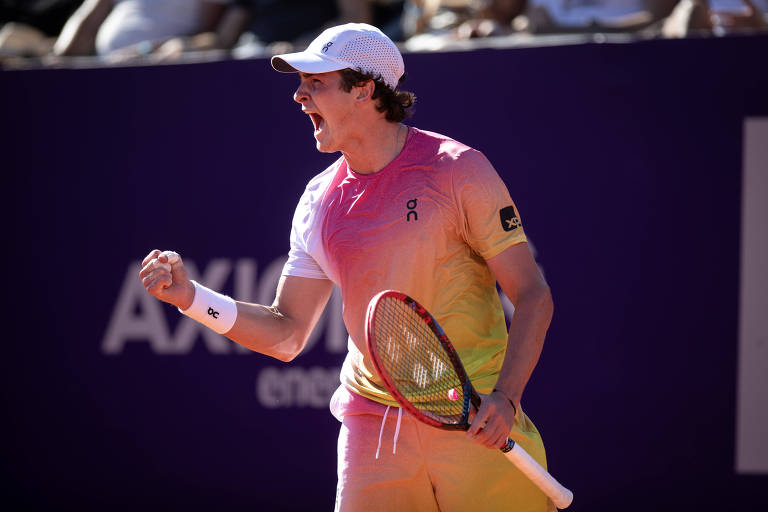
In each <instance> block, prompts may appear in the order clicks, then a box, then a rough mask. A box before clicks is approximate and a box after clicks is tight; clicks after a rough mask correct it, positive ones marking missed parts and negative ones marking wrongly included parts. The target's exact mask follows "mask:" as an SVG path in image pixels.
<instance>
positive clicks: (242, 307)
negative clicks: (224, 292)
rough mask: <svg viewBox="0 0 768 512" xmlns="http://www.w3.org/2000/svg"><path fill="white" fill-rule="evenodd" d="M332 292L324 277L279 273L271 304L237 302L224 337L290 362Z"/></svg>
mask: <svg viewBox="0 0 768 512" xmlns="http://www.w3.org/2000/svg"><path fill="white" fill-rule="evenodd" d="M332 291H333V284H332V283H331V282H330V281H328V280H326V279H303V278H292V279H291V278H289V277H287V276H282V277H281V278H280V282H279V283H278V285H277V292H276V295H275V302H274V303H273V304H272V305H271V306H263V305H260V304H250V303H247V302H237V317H236V319H235V323H234V325H233V326H232V328H231V329H230V330H229V331H227V332H226V333H225V336H227V338H229V339H231V340H232V341H234V342H236V343H238V344H240V345H242V346H244V347H246V348H248V349H250V350H253V351H255V352H259V353H261V354H265V355H267V356H270V357H274V358H276V359H279V360H280V361H290V360H292V359H293V358H294V357H296V356H297V355H299V353H300V352H301V351H302V350H303V349H304V346H305V345H306V343H307V339H309V335H310V334H311V333H312V329H314V327H315V325H316V324H317V321H318V320H319V319H320V316H321V315H322V314H323V310H324V309H325V305H326V304H327V303H328V299H330V297H331V293H332Z"/></svg>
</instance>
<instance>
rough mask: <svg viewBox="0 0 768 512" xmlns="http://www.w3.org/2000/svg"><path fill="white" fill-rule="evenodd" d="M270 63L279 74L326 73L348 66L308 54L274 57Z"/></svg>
mask: <svg viewBox="0 0 768 512" xmlns="http://www.w3.org/2000/svg"><path fill="white" fill-rule="evenodd" d="M270 62H271V64H272V67H273V68H274V69H275V71H279V72H281V73H297V72H299V71H301V72H303V73H327V72H329V71H338V70H340V69H344V68H346V67H349V66H348V64H344V63H341V62H337V61H335V60H331V59H329V58H328V57H322V56H320V55H317V54H314V53H308V52H296V53H285V54H283V55H275V56H274V57H272V59H271V61H270Z"/></svg>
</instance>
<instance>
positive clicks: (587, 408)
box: [0, 37, 768, 511]
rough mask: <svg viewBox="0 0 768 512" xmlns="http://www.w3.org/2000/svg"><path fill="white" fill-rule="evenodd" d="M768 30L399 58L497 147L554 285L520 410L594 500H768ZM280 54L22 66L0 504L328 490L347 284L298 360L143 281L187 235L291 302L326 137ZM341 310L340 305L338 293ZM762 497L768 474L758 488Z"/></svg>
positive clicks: (285, 496)
mask: <svg viewBox="0 0 768 512" xmlns="http://www.w3.org/2000/svg"><path fill="white" fill-rule="evenodd" d="M766 54H768V38H766V37H753V38H727V39H719V40H714V39H707V40H682V41H653V42H642V43H633V44H620V45H611V44H602V45H600V44H589V45H579V46H569V47H548V48H530V49H511V50H481V51H475V52H472V53H445V54H412V55H407V56H406V67H407V69H408V70H409V79H408V81H407V82H406V85H407V87H406V88H407V89H410V90H413V91H415V92H416V93H417V96H418V98H419V99H418V103H417V108H416V114H415V116H414V117H413V119H412V121H411V124H413V125H416V126H419V127H420V128H423V129H428V130H434V131H439V132H442V133H445V134H447V135H450V136H452V137H454V138H457V139H459V140H461V141H463V142H465V143H467V144H470V145H472V146H474V147H476V148H478V149H480V150H482V151H484V152H485V153H486V155H487V156H488V157H489V158H490V160H491V161H492V162H493V163H494V165H495V166H496V168H497V169H498V170H499V172H500V174H501V175H502V176H503V178H504V179H505V181H506V183H507V185H508V186H509V188H510V191H511V193H512V196H513V198H514V199H515V201H516V203H517V205H518V207H519V209H520V211H521V213H522V216H523V218H524V222H525V224H526V230H527V232H528V234H529V235H530V237H531V240H532V242H533V245H534V246H535V248H536V255H537V260H538V261H539V263H540V265H541V266H542V268H543V270H544V272H545V274H546V277H547V279H548V281H549V282H550V285H551V286H552V289H553V293H554V297H555V309H556V312H555V317H554V321H553V324H552V327H551V329H550V333H549V335H548V341H547V345H546V347H545V350H544V353H543V355H542V358H541V361H540V363H539V367H538V368H537V370H536V372H535V373H534V376H533V379H532V381H531V383H530V385H529V389H528V390H527V393H526V397H525V406H526V410H527V411H528V413H529V414H530V415H531V416H532V418H533V419H534V421H535V422H536V423H537V426H538V427H539V429H540V430H541V432H542V434H543V436H544V438H545V442H546V444H547V448H548V455H549V461H550V467H551V469H552V471H553V472H554V473H555V474H556V475H557V476H558V477H559V478H560V479H561V480H562V481H563V482H565V483H566V484H567V485H569V486H571V487H572V488H573V489H574V490H575V493H576V501H575V502H574V505H573V507H572V510H575V511H585V510H589V511H596V510H614V509H621V510H625V511H641V510H642V511H647V510H741V511H744V510H758V509H759V505H760V503H761V502H759V501H758V497H759V496H761V495H762V491H763V490H764V488H765V486H766V485H767V484H768V477H766V476H765V475H752V476H745V475H737V474H735V472H734V469H733V468H734V435H735V434H734V421H735V393H736V391H735V386H736V378H737V376H736V372H737V368H736V355H737V307H738V304H737V297H738V295H737V294H738V275H739V249H738V248H739V223H740V218H739V206H740V186H741V177H740V176H741V158H742V134H741V129H742V128H741V127H742V123H743V120H744V118H745V117H748V116H757V115H763V116H765V115H768V95H767V94H766V91H768V69H767V68H766V66H764V65H762V64H759V61H760V55H762V56H765V55H766ZM295 86H296V82H295V79H294V78H292V77H290V76H285V75H280V74H277V73H274V72H273V71H271V69H270V68H269V65H268V63H267V61H265V60H254V61H235V62H220V63H211V64H197V65H178V66H158V67H152V68H107V69H81V70H40V71H3V72H0V106H1V107H2V113H0V116H2V125H3V127H2V139H1V140H0V144H1V145H2V149H3V151H2V155H3V156H2V157H0V168H1V169H2V176H3V178H4V181H5V186H4V201H3V207H2V208H3V217H4V219H5V220H6V233H7V235H6V244H5V246H6V250H5V254H4V256H3V268H4V269H5V279H4V281H5V286H4V292H5V293H4V296H5V297H4V300H3V302H4V305H5V307H4V311H5V313H6V315H5V325H6V328H5V333H6V335H5V336H4V343H3V356H2V369H3V371H2V384H3V385H2V400H3V408H2V410H3V411H4V416H5V417H4V421H3V430H4V439H5V441H6V442H5V445H6V448H5V450H4V454H3V457H2V473H3V474H2V481H3V482H4V483H3V487H4V488H5V490H4V493H3V494H4V499H6V500H8V501H15V502H20V503H24V504H27V505H47V506H50V507H53V506H57V507H62V506H64V507H66V508H75V506H76V507H77V508H78V509H99V508H103V507H105V506H109V508H113V509H120V508H126V509H136V508H141V509H146V510H155V509H160V508H166V507H169V506H171V507H181V506H183V507H185V508H186V509H197V508H200V509H212V508H215V509H217V510H237V509H240V508H243V509H244V508H248V509H251V510H309V509H311V510H329V509H331V507H332V503H333V497H334V492H335V481H336V480H335V438H336V434H337V430H338V424H337V422H336V421H335V420H334V419H333V418H332V417H331V415H330V414H329V413H328V411H327V406H326V401H327V396H328V393H329V391H330V390H331V389H332V388H333V387H334V386H335V383H336V382H337V380H336V379H337V368H338V367H339V366H340V364H341V361H342V359H343V351H344V347H345V339H344V333H343V332H342V331H341V329H340V326H339V323H338V320H337V319H336V316H335V315H338V304H337V302H335V303H334V304H333V307H332V308H330V309H331V310H330V311H329V312H328V317H327V318H325V319H324V320H323V324H322V325H321V326H320V328H319V329H318V335H317V337H316V338H315V339H314V340H313V341H312V344H311V346H310V347H309V348H308V350H307V351H306V352H305V353H304V354H302V355H301V356H300V357H299V358H297V359H296V361H295V362H294V363H292V364H291V365H281V364H280V363H278V362H276V361H272V360H269V359H267V358H265V357H263V356H260V355H256V354H243V353H241V352H240V351H238V350H236V349H235V347H234V345H233V344H231V343H228V342H224V341H223V339H222V338H220V337H217V336H212V335H210V333H209V334H204V333H203V331H202V330H200V329H197V328H196V327H195V325H194V324H192V323H191V322H187V321H182V320H181V319H180V315H178V313H177V312H175V311H173V310H172V309H171V308H169V307H166V306H164V305H160V304H159V303H156V302H154V301H151V300H147V299H146V298H145V296H144V295H143V294H142V293H141V289H140V285H139V283H138V279H137V278H136V275H135V274H136V273H137V272H138V266H137V261H138V260H140V259H141V258H142V257H143V256H144V255H145V254H146V253H147V252H148V251H149V250H150V249H152V248H155V247H159V248H173V249H176V250H178V251H179V252H181V253H182V254H183V255H184V256H185V258H187V259H189V260H190V261H193V262H194V264H195V267H196V269H197V270H198V273H199V274H200V275H203V276H204V277H203V279H204V280H205V281H206V282H208V283H209V284H212V285H217V286H218V287H220V289H222V290H223V291H226V292H228V293H233V294H235V295H236V296H238V297H239V298H251V299H261V300H266V301H270V300H271V298H272V296H271V295H270V294H272V293H274V287H273V282H274V279H275V276H276V274H275V269H279V266H280V261H281V258H283V257H284V255H285V254H286V253H287V243H288V231H289V227H290V220H291V215H292V212H293V208H294V206H295V203H296V201H297V199H298V196H299V194H300V193H301V190H302V189H303V186H304V184H305V183H306V181H307V180H308V179H309V178H310V177H311V176H312V175H313V174H314V173H316V172H318V171H319V170H321V169H322V168H324V167H325V166H326V165H327V164H328V163H330V162H331V161H332V159H333V158H335V157H331V156H328V155H320V154H317V153H316V152H315V149H314V144H313V139H312V130H311V128H310V126H311V125H310V123H309V121H308V120H307V119H306V118H305V116H304V115H303V114H301V113H300V112H299V109H298V107H297V105H295V104H294V103H293V102H292V99H291V95H292V92H293V90H294V88H295ZM334 308H335V309H334ZM759 493H760V494H759Z"/></svg>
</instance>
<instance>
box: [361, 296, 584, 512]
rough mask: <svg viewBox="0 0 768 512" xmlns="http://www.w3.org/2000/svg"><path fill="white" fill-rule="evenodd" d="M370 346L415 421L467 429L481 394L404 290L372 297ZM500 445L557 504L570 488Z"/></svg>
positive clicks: (516, 449)
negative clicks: (471, 412)
mask: <svg viewBox="0 0 768 512" xmlns="http://www.w3.org/2000/svg"><path fill="white" fill-rule="evenodd" d="M365 336H366V341H367V344H368V351H369V353H370V355H371V359H372V360H373V364H374V366H375V367H376V371H377V372H378V374H379V376H381V378H382V380H383V381H384V386H385V387H386V388H387V390H388V391H389V392H390V394H391V395H392V397H393V398H394V399H395V400H396V401H397V403H399V404H400V406H401V407H402V408H403V409H405V410H406V411H408V412H409V413H411V415H412V416H413V417H414V418H416V419H417V420H419V421H422V422H424V423H426V424H427V425H431V426H433V427H437V428H441V429H446V430H467V429H468V428H469V425H470V422H469V415H470V410H471V407H474V408H475V409H479V408H480V396H479V395H478V394H477V391H475V388H474V387H473V386H472V383H471V382H470V381H469V377H467V372H466V371H465V370H464V366H463V365H462V364H461V360H460V359H459V356H458V354H457V353H456V350H455V349H454V348H453V345H451V342H450V341H449V340H448V337H447V336H446V335H445V333H444V332H443V329H442V328H441V327H440V326H439V325H438V323H437V321H436V320H435V319H434V317H433V316H432V315H431V314H429V312H428V311H427V310H426V309H425V308H424V307H423V306H422V305H421V304H419V303H418V302H416V301H415V300H413V299H412V298H410V297H408V296H407V295H405V294H403V293H400V292H397V291H394V290H388V291H383V292H381V293H379V294H377V295H376V296H375V297H374V298H373V299H371V302H370V304H369V305H368V311H367V313H366V326H365ZM501 451H502V452H504V454H505V455H506V456H507V458H508V459H509V460H510V461H512V463H513V464H514V465H515V466H517V468H518V469H519V470H520V471H521V472H522V473H523V474H525V476H527V477H528V478H529V479H530V480H531V481H532V482H533V483H534V484H536V486H537V487H538V488H539V489H541V490H542V491H543V492H544V494H546V495H547V496H548V497H549V499H551V500H552V502H553V503H554V504H555V506H556V507H557V508H560V509H563V508H566V507H568V506H569V505H570V504H571V501H573V493H572V492H571V491H569V490H568V489H566V488H565V487H563V486H562V485H561V484H560V483H559V482H558V481H557V480H555V478H554V477H553V476H552V475H550V474H549V473H548V472H547V470H546V469H544V468H543V467H541V465H539V463H538V462H536V461H535V460H534V459H533V458H532V457H531V456H530V455H529V454H528V453H527V452H526V451H525V450H524V449H523V448H522V447H520V445H518V444H516V443H515V442H514V441H513V440H512V439H507V443H506V445H505V446H504V447H502V448H501Z"/></svg>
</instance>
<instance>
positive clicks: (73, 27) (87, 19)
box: [53, 0, 231, 59]
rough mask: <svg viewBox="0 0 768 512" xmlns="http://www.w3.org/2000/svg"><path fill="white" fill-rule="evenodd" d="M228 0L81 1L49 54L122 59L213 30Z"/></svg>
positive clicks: (213, 36)
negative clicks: (167, 42)
mask: <svg viewBox="0 0 768 512" xmlns="http://www.w3.org/2000/svg"><path fill="white" fill-rule="evenodd" d="M230 1H231V0H162V1H159V0H85V1H84V2H83V3H82V5H81V6H80V8H78V9H77V11H75V13H74V14H73V15H72V16H71V17H70V18H69V20H68V21H67V23H66V24H65V25H64V28H63V29H62V31H61V34H60V35H59V38H58V39H57V41H56V43H55V45H54V47H53V53H54V54H55V55H58V56H77V55H100V56H102V57H110V58H115V59H126V58H131V57H137V56H141V55H147V54H149V53H151V52H153V51H155V50H157V49H158V48H160V47H161V45H162V44H163V43H165V42H166V41H168V40H170V39H172V38H174V37H178V36H185V35H192V34H214V35H212V36H211V39H213V42H212V43H211V44H212V45H215V44H216V41H215V30H216V27H217V26H218V24H219V22H220V21H221V20H222V18H223V14H224V12H225V9H226V7H227V4H228V3H230Z"/></svg>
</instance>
